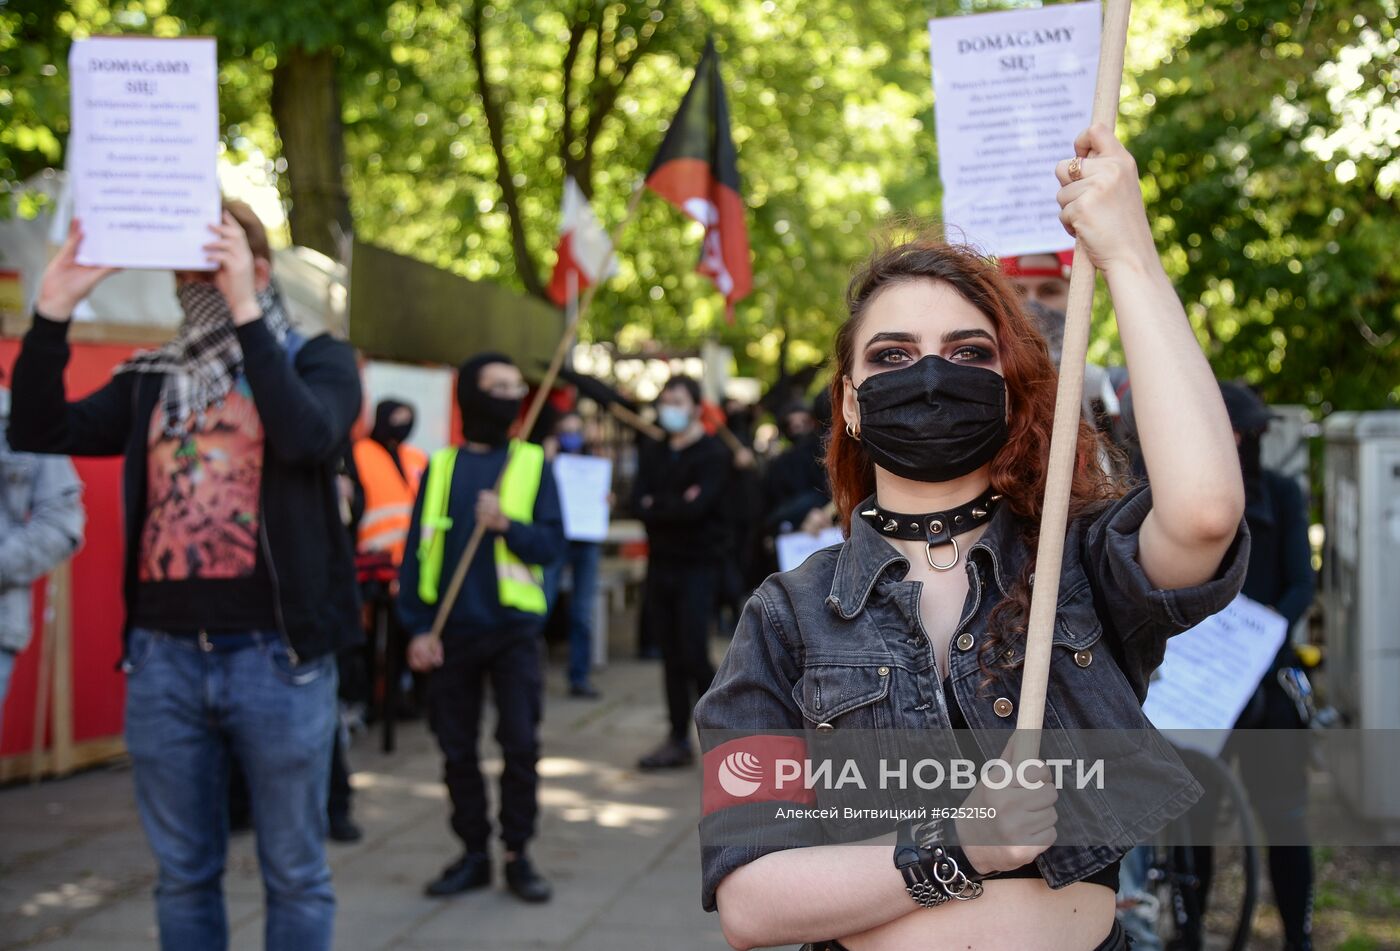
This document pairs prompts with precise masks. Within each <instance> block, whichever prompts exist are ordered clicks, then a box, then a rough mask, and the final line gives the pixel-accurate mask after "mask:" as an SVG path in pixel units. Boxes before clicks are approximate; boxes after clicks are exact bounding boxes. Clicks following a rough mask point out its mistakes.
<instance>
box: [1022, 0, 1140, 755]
mask: <svg viewBox="0 0 1400 951" xmlns="http://www.w3.org/2000/svg"><path fill="white" fill-rule="evenodd" d="M1131 6H1132V2H1131V0H1108V2H1107V3H1106V4H1105V5H1104V16H1103V34H1102V39H1101V40H1100V43H1099V72H1098V78H1097V80H1096V82H1095V84H1094V111H1093V121H1094V122H1096V123H1101V124H1103V125H1106V126H1108V127H1109V128H1110V129H1112V128H1113V126H1114V125H1115V123H1116V121H1117V118H1118V92H1119V89H1120V87H1121V86H1122V84H1123V48H1124V46H1125V45H1126V44H1127V39H1128V14H1129V11H1130V9H1131ZM1093 303H1094V264H1093V262H1092V261H1090V260H1089V255H1088V253H1087V252H1086V251H1085V250H1084V248H1083V247H1082V246H1081V245H1080V244H1079V243H1078V242H1076V243H1075V254H1074V265H1073V267H1072V268H1071V270H1070V276H1069V303H1068V304H1067V306H1066V309H1065V339H1064V346H1063V349H1062V351H1061V357H1060V383H1059V389H1058V390H1056V393H1055V426H1054V429H1053V430H1052V432H1051V436H1050V462H1049V466H1048V468H1047V471H1046V476H1045V503H1044V505H1043V507H1042V510H1041V511H1042V514H1041V520H1040V544H1039V547H1038V548H1037V549H1036V556H1035V575H1036V578H1037V579H1038V580H1039V582H1040V583H1039V584H1037V585H1035V587H1034V590H1033V591H1032V593H1031V611H1030V618H1029V621H1028V623H1027V631H1026V661H1025V667H1024V668H1023V669H1022V673H1021V703H1020V709H1019V710H1018V711H1017V714H1016V729H1017V731H1018V733H1020V732H1021V731H1032V732H1030V733H1029V734H1028V735H1027V736H1025V737H1024V738H1018V742H1017V752H1018V754H1019V756H1018V757H1017V758H1021V759H1024V758H1031V757H1034V756H1035V755H1036V753H1037V752H1038V751H1039V747H1040V738H1039V731H1040V729H1041V727H1042V726H1043V725H1044V723H1045V691H1046V687H1047V685H1048V683H1049V680H1050V654H1051V651H1050V648H1051V637H1052V634H1053V633H1054V628H1055V602H1056V601H1057V600H1058V599H1059V586H1060V565H1061V562H1062V561H1063V560H1064V548H1065V529H1066V527H1067V525H1068V516H1069V496H1070V486H1071V484H1072V483H1073V481H1074V462H1075V450H1076V449H1077V448H1078V444H1079V414H1080V408H1079V407H1080V402H1081V399H1082V397H1083V393H1084V363H1085V360H1086V359H1087V357H1088V351H1089V316H1090V310H1091V308H1092V306H1093Z"/></svg>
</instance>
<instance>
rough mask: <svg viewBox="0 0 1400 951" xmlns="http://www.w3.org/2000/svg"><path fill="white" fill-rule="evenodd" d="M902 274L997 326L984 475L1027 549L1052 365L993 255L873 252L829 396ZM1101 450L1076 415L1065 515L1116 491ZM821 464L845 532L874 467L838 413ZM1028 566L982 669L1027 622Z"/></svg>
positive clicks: (941, 245)
mask: <svg viewBox="0 0 1400 951" xmlns="http://www.w3.org/2000/svg"><path fill="white" fill-rule="evenodd" d="M909 281H941V282H943V283H945V284H947V285H948V286H950V287H951V288H952V289H953V290H955V291H957V292H958V294H960V295H961V296H962V297H963V298H964V299H965V300H966V301H968V303H970V304H972V305H973V306H974V307H976V308H977V309H978V310H980V311H981V312H982V313H983V314H985V315H986V317H987V319H988V320H990V321H991V323H992V326H993V327H994V328H995V330H996V338H997V350H998V354H999V356H1000V358H1001V372H1002V377H1003V378H1004V379H1005V381H1006V412H1007V418H1008V423H1009V434H1008V438H1007V440H1006V444H1005V445H1004V446H1002V448H1001V450H1000V451H999V452H998V453H997V454H996V456H995V457H994V458H993V459H992V462H991V483H992V488H993V489H995V490H996V491H997V492H999V493H1000V494H1001V495H1003V496H1004V497H1005V501H1004V503H1003V504H1006V505H1009V506H1010V507H1011V510H1012V511H1013V512H1015V513H1016V515H1018V516H1020V523H1021V525H1022V526H1023V528H1022V531H1021V538H1022V541H1023V542H1024V543H1025V544H1027V545H1028V546H1029V547H1030V549H1031V551H1032V552H1034V550H1035V545H1036V543H1037V541H1038V539H1039V527H1040V513H1041V505H1042V500H1043V498H1044V495H1045V473H1046V468H1047V466H1048V461H1049V457H1050V431H1051V428H1052V425H1053V421H1054V413H1055V389H1056V373H1055V365H1054V364H1053V363H1052V362H1051V360H1050V352H1049V350H1048V349H1047V347H1046V344H1045V339H1044V338H1043V337H1042V336H1041V335H1040V333H1039V332H1038V331H1037V330H1036V328H1035V325H1034V324H1033V323H1032V322H1031V320H1030V318H1029V317H1028V316H1027V314H1026V312H1025V310H1024V309H1023V307H1022V306H1021V301H1020V298H1019V297H1018V295H1017V294H1016V291H1015V290H1014V289H1013V288H1012V287H1011V285H1010V284H1009V283H1007V281H1006V279H1005V278H1004V277H1003V276H1002V274H1001V271H1000V270H999V269H998V268H997V266H996V264H995V263H994V262H993V261H992V260H990V259H987V258H984V257H982V256H981V255H979V254H978V253H977V252H976V251H974V250H972V249H970V248H968V247H965V246H961V245H954V244H949V243H947V242H945V241H942V240H939V239H933V238H927V237H915V238H912V239H909V240H904V241H901V242H899V243H896V244H893V245H891V246H889V247H885V248H882V249H880V250H877V251H876V252H875V253H874V254H873V255H871V257H870V258H869V259H868V260H866V262H865V263H864V264H862V265H861V266H860V267H859V268H858V269H857V271H856V273H855V275H854V277H852V279H851V283H850V285H849V287H848V288H847V291H846V309H847V311H848V313H849V317H848V318H847V320H846V322H845V323H844V324H842V325H841V329H840V330H838V331H837V333H836V372H835V373H834V374H833V375H832V378H831V405H832V406H833V407H840V406H841V405H842V402H843V397H844V389H845V381H846V379H847V378H848V377H850V376H851V374H852V371H853V369H854V366H855V360H856V351H857V347H856V338H857V336H858V334H859V333H860V326H861V318H862V317H863V316H864V315H865V312H866V310H867V308H868V307H869V306H870V303H871V301H873V300H874V299H875V297H876V296H877V295H878V294H879V293H880V292H881V291H882V290H884V289H885V288H888V287H892V286H894V285H897V284H903V283H906V282H909ZM1100 452H1101V445H1100V441H1099V437H1098V435H1097V434H1096V433H1095V432H1094V430H1093V428H1092V427H1090V426H1089V425H1088V424H1087V423H1084V422H1082V421H1081V423H1080V426H1079V447H1078V451H1077V454H1076V463H1075V470H1074V481H1073V483H1072V487H1071V490H1070V511H1069V517H1070V518H1071V519H1074V518H1075V517H1077V516H1079V515H1083V514H1085V513H1086V512H1089V511H1091V510H1093V509H1096V508H1098V507H1100V506H1102V505H1103V504H1104V503H1105V502H1106V501H1108V500H1111V499H1113V498H1116V497H1117V496H1119V495H1121V494H1122V487H1121V486H1120V485H1119V484H1118V483H1117V481H1116V480H1114V479H1113V478H1112V477H1110V476H1109V475H1108V473H1107V472H1105V470H1104V468H1103V465H1102V463H1101V461H1100ZM826 470H827V475H828V477H829V478H830V480H831V497H832V499H833V500H834V501H835V503H836V509H837V513H838V515H839V517H840V520H841V527H842V530H843V531H845V532H846V534H847V535H849V534H850V528H851V515H852V512H853V510H854V509H855V507H856V506H857V505H859V504H860V503H861V502H863V501H864V500H865V499H866V498H868V497H869V496H870V495H872V494H873V493H874V492H875V467H874V465H873V464H872V463H871V461H870V457H869V456H868V455H867V454H866V452H865V449H864V447H863V446H862V445H861V442H860V440H859V439H857V438H853V437H852V436H850V435H849V434H847V433H846V431H845V428H844V426H843V425H842V424H841V422H840V421H839V419H838V421H837V424H836V425H834V426H833V427H832V430H831V438H830V441H829V442H828V443H827V449H826ZM1034 567H1035V566H1034V558H1031V559H1028V563H1027V567H1026V570H1025V572H1024V573H1023V574H1022V577H1021V578H1019V579H1017V581H1016V582H1015V583H1013V586H1012V587H1013V590H1012V592H1011V597H1010V599H1008V600H1007V601H1004V602H1002V603H1001V604H999V605H997V607H996V608H995V609H994V610H993V613H992V628H993V630H992V636H991V637H989V638H986V639H984V640H983V643H982V648H981V651H980V652H979V657H980V659H981V662H982V666H983V669H984V670H985V671H987V672H988V673H989V674H992V673H993V670H994V664H993V663H990V662H989V661H991V660H992V659H995V658H998V657H999V656H1001V650H1000V648H1001V645H1002V643H1003V642H1004V641H1005V639H1006V638H1007V637H1009V636H1012V635H1014V634H1016V633H1018V632H1019V633H1022V634H1023V633H1024V631H1025V622H1026V618H1027V617H1028V615H1029V612H1030V584H1029V575H1030V572H1031V571H1033V570H1034Z"/></svg>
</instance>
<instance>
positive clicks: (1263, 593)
mask: <svg viewBox="0 0 1400 951" xmlns="http://www.w3.org/2000/svg"><path fill="white" fill-rule="evenodd" d="M1220 394H1221V396H1222V397H1223V398H1224V400H1225V411H1226V412H1227V413H1229V414H1230V427H1231V428H1232V429H1233V430H1234V431H1235V441H1236V443H1238V444H1239V449H1240V469H1241V471H1242V473H1243V475H1244V492H1245V510H1244V517H1245V521H1246V522H1248V523H1249V534H1250V537H1251V538H1253V540H1254V543H1253V546H1252V547H1251V548H1250V554H1249V570H1248V572H1247V573H1246V574H1245V579H1244V588H1243V591H1242V593H1243V594H1244V596H1245V597H1247V598H1251V599H1253V600H1254V601H1257V602H1258V603H1260V604H1262V605H1264V606H1265V607H1266V608H1268V609H1269V610H1271V611H1274V612H1275V613H1277V614H1279V615H1280V616H1281V617H1282V618H1283V619H1284V620H1285V621H1287V622H1288V627H1289V629H1290V630H1291V629H1292V628H1293V626H1294V625H1295V624H1297V623H1298V621H1299V620H1301V619H1302V617H1303V615H1304V614H1306V613H1307V610H1308V608H1309V607H1310V606H1311V605H1312V602H1313V594H1314V592H1315V588H1316V585H1315V580H1314V577H1313V569H1312V547H1311V545H1310V544H1309V542H1308V506H1307V500H1306V499H1305V498H1304V497H1303V492H1302V489H1300V488H1299V486H1298V483H1297V482H1296V481H1295V480H1293V479H1291V478H1289V477H1288V476H1286V475H1284V474H1283V473H1282V472H1277V471H1275V470H1273V469H1266V468H1265V467H1264V466H1263V464H1262V462H1261V461H1260V441H1261V439H1262V437H1263V435H1264V433H1265V431H1266V430H1267V429H1268V428H1269V422H1270V420H1272V419H1273V418H1274V417H1273V414H1271V413H1270V412H1269V409H1268V407H1267V406H1265V405H1264V402H1263V400H1261V399H1260V398H1259V397H1258V396H1257V395H1256V394H1255V393H1254V391H1253V390H1251V389H1249V388H1248V387H1246V386H1244V385H1243V384H1240V383H1233V382H1222V383H1221V384H1220ZM1299 666H1301V665H1300V663H1299V660H1298V655H1297V652H1296V651H1295V649H1294V647H1293V642H1292V639H1291V638H1288V637H1285V638H1284V642H1283V644H1282V645H1281V646H1280V647H1279V650H1278V654H1277V655H1275V657H1274V661H1273V663H1272V664H1270V665H1269V670H1268V671H1267V672H1266V673H1265V674H1264V677H1263V679H1261V680H1260V681H1259V685H1258V686H1257V687H1256V688H1255V691H1254V695H1253V697H1251V699H1250V700H1249V702H1248V703H1247V704H1245V708H1244V710H1243V711H1241V712H1240V715H1239V718H1238V719H1237V720H1236V721H1235V726H1234V733H1233V734H1232V735H1231V737H1230V740H1229V742H1228V743H1227V744H1226V746H1225V750H1224V752H1223V753H1222V754H1221V755H1222V757H1224V758H1226V759H1229V758H1231V757H1232V756H1237V757H1238V758H1239V767H1240V776H1241V778H1242V779H1243V780H1244V784H1245V788H1246V789H1247V790H1248V792H1249V801H1250V805H1251V806H1253V808H1254V812H1255V814H1256V815H1257V816H1258V817H1259V822H1260V825H1261V826H1262V828H1263V831H1264V837H1265V839H1266V840H1268V841H1269V842H1270V843H1281V842H1287V843H1290V844H1288V845H1279V844H1270V846H1269V883H1270V885H1271V886H1272V892H1273V896H1274V903H1275V904H1276V905H1277V906H1278V911H1279V916H1280V918H1282V920H1283V938H1284V945H1283V946H1284V949H1285V951H1312V911H1313V864H1312V849H1311V848H1310V847H1309V846H1307V845H1304V844H1300V843H1303V842H1306V821H1307V808H1308V764H1307V759H1306V757H1305V756H1300V755H1298V751H1299V749H1300V744H1299V742H1298V741H1296V740H1292V739H1289V735H1288V734H1287V733H1285V732H1284V731H1286V730H1293V729H1302V728H1304V727H1305V726H1307V724H1306V723H1305V722H1304V720H1303V718H1302V716H1301V715H1300V714H1299V711H1298V706H1297V704H1296V703H1295V702H1294V700H1293V698H1292V697H1290V696H1289V694H1288V692H1287V691H1286V690H1285V688H1284V686H1283V685H1284V683H1285V682H1286V680H1287V677H1286V676H1280V675H1286V674H1287V672H1288V671H1289V670H1290V669H1291V668H1296V667H1299ZM1256 731H1257V732H1256ZM1217 795H1218V792H1217V791H1216V790H1213V789H1207V798H1206V799H1204V800H1203V801H1202V803H1201V805H1200V806H1199V807H1198V808H1199V809H1200V811H1201V813H1202V816H1203V818H1202V822H1205V821H1207V818H1206V817H1209V816H1213V815H1214V814H1215V810H1216V808H1217V805H1216V803H1217V801H1218V800H1217V799H1216V796H1217ZM1212 857H1213V855H1212V850H1211V849H1210V848H1209V847H1208V846H1202V847H1198V848H1197V849H1196V855H1195V858H1196V872H1197V874H1198V876H1199V877H1200V883H1201V884H1200V894H1201V897H1202V902H1201V905H1202V909H1201V910H1202V914H1203V915H1204V912H1205V901H1204V899H1205V898H1207V897H1208V896H1209V894H1210V883H1211V878H1212V874H1211V871H1212V869H1211V860H1212Z"/></svg>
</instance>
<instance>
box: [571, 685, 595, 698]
mask: <svg viewBox="0 0 1400 951" xmlns="http://www.w3.org/2000/svg"><path fill="white" fill-rule="evenodd" d="M569 696H571V697H579V698H581V699H583V700H597V699H598V698H599V697H601V696H602V694H601V693H599V692H598V689H597V688H596V687H594V686H593V685H592V684H573V685H572V686H570V687H569Z"/></svg>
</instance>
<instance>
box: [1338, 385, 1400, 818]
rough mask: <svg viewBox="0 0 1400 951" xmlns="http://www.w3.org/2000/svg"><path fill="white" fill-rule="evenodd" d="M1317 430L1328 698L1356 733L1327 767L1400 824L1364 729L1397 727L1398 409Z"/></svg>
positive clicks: (1388, 774) (1359, 802) (1382, 746)
mask: <svg viewBox="0 0 1400 951" xmlns="http://www.w3.org/2000/svg"><path fill="white" fill-rule="evenodd" d="M1322 432H1323V439H1324V440H1325V461H1324V465H1325V471H1326V480H1325V484H1326V492H1325V500H1324V508H1323V522H1324V524H1325V525H1326V528H1327V536H1326V537H1327V540H1326V543H1325V545H1324V547H1323V554H1322V576H1323V582H1322V600H1323V624H1324V629H1325V632H1326V639H1327V684H1328V687H1329V697H1328V699H1329V701H1330V702H1331V703H1332V705H1333V706H1335V707H1336V708H1337V710H1338V711H1339V712H1341V714H1342V716H1343V723H1344V724H1345V725H1346V726H1347V727H1349V728H1350V729H1352V730H1357V731H1362V732H1361V733H1360V734H1359V743H1360V745H1359V746H1357V745H1356V744H1354V743H1346V744H1338V745H1337V753H1338V755H1337V756H1335V757H1334V762H1333V764H1332V766H1333V769H1334V771H1335V772H1336V778H1337V780H1338V782H1337V785H1338V788H1339V789H1340V790H1341V791H1342V793H1343V795H1344V796H1345V797H1346V798H1347V799H1348V801H1349V802H1350V805H1351V806H1352V808H1353V809H1354V810H1355V811H1356V812H1357V813H1358V814H1359V815H1361V816H1362V817H1364V818H1369V819H1375V820H1381V821H1383V822H1400V784H1397V783H1396V782H1394V778H1395V777H1394V775H1393V773H1394V770H1395V764H1394V763H1389V762H1387V761H1388V760H1389V759H1390V757H1389V756H1388V755H1387V752H1388V747H1390V746H1393V743H1390V742H1388V741H1386V740H1385V739H1384V738H1383V737H1382V736H1381V735H1379V734H1376V735H1374V738H1375V740H1376V743H1375V744H1374V745H1375V749H1374V750H1371V749H1368V748H1367V747H1368V745H1369V744H1368V743H1367V740H1366V735H1367V734H1366V732H1365V731H1382V730H1396V729H1400V689H1397V686H1400V412H1372V413H1334V414H1333V415H1332V416H1329V417H1328V418H1327V419H1326V421H1324V422H1323V424H1322ZM1331 746H1332V744H1329V747H1331Z"/></svg>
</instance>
